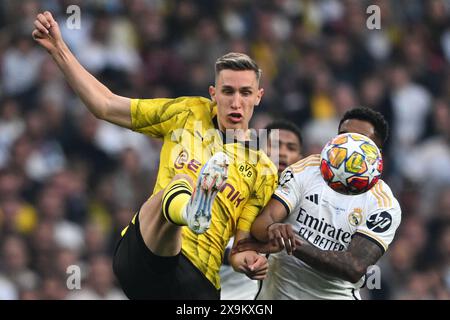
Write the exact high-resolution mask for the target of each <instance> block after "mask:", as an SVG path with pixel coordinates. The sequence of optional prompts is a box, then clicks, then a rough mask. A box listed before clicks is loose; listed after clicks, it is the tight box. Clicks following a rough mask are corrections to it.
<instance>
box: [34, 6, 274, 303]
mask: <svg viewBox="0 0 450 320" xmlns="http://www.w3.org/2000/svg"><path fill="white" fill-rule="evenodd" d="M32 35H33V38H34V39H35V41H36V42H37V43H39V44H40V45H41V46H43V47H44V48H45V49H46V50H47V51H48V52H49V54H50V55H51V56H52V58H53V59H54V61H55V62H56V64H57V65H58V66H59V68H60V69H61V71H62V72H63V73H64V75H65V77H66V80H67V81H68V83H69V84H70V85H71V87H72V88H73V90H74V91H75V92H76V93H77V94H78V95H79V97H80V98H81V100H82V101H83V102H84V104H85V105H86V106H87V108H88V109H89V110H90V111H91V112H92V113H93V114H94V115H95V116H96V117H98V118H100V119H103V120H106V121H109V122H111V123H114V124H117V125H119V126H122V127H125V128H129V129H132V130H135V131H138V132H142V133H144V134H147V135H149V136H152V137H157V138H161V139H163V140H164V144H163V147H162V150H161V161H160V167H159V173H158V178H157V182H156V186H155V189H154V192H153V194H152V196H151V197H150V198H149V199H148V200H147V201H146V202H145V203H144V204H143V205H142V207H141V209H140V210H139V212H138V213H136V215H135V216H134V218H133V219H132V221H131V222H130V224H129V225H128V227H127V228H125V230H124V231H123V232H122V239H121V240H120V242H119V243H118V245H117V248H116V252H115V256H114V263H113V269H114V272H115V274H116V276H117V278H118V280H119V282H120V284H121V286H122V288H123V290H124V292H125V293H126V294H127V296H128V297H129V298H132V299H219V298H220V279H219V273H218V271H219V267H220V265H221V263H222V259H223V254H224V249H225V246H226V244H227V242H228V240H229V238H230V237H231V236H234V237H235V241H239V240H241V239H245V238H246V237H248V236H249V234H250V233H249V232H250V226H251V224H252V222H253V220H254V219H255V218H256V216H257V214H258V213H259V211H260V210H261V209H262V208H263V207H264V205H265V204H266V203H267V202H268V201H269V199H270V196H271V195H272V193H273V191H274V190H275V187H276V180H277V172H276V167H275V165H274V164H273V162H271V161H270V159H269V158H268V157H267V155H266V154H265V153H264V152H263V151H260V150H258V145H257V140H255V139H253V137H252V136H251V134H250V133H251V130H249V128H248V124H249V121H250V119H251V117H252V114H253V109H254V107H255V106H257V105H258V104H259V102H260V100H261V98H262V96H263V93H264V91H263V89H262V88H260V87H259V79H260V76H261V70H260V69H259V68H258V66H257V65H256V63H255V62H254V61H253V60H252V59H250V58H249V57H248V56H246V55H244V54H238V53H230V54H227V55H225V56H223V57H221V58H219V59H218V60H217V62H216V70H215V71H216V83H215V86H210V88H209V93H210V96H211V100H209V99H206V98H202V97H182V98H178V99H149V100H141V99H130V98H126V97H121V96H118V95H115V94H114V93H112V92H111V91H110V90H109V89H108V88H107V87H105V86H104V85H103V84H101V83H100V82H99V81H98V80H97V79H95V78H94V77H93V76H92V75H91V74H89V73H88V72H87V71H86V70H85V69H84V68H83V67H82V66H81V65H80V63H79V62H78V61H77V59H76V58H75V57H74V55H73V54H72V53H71V52H70V50H69V49H68V47H67V46H66V44H65V43H64V40H63V39H62V37H61V33H60V30H59V27H58V24H57V23H56V21H55V20H54V19H53V17H52V15H51V13H50V12H48V11H46V12H44V13H42V14H39V15H38V16H37V18H36V20H35V30H34V31H33V33H32ZM230 262H231V264H232V266H233V268H234V269H235V270H236V271H238V272H242V273H245V274H246V275H247V276H249V277H250V278H252V279H263V278H264V277H265V276H266V273H267V268H268V264H267V259H266V258H265V257H264V256H261V255H259V254H258V253H257V252H256V251H251V250H249V251H246V252H242V253H240V254H236V255H233V257H232V258H231V261H230Z"/></svg>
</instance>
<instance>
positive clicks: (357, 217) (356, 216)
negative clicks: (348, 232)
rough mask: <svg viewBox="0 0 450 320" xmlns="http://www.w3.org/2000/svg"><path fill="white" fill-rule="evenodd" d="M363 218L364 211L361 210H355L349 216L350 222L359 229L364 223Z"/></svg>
mask: <svg viewBox="0 0 450 320" xmlns="http://www.w3.org/2000/svg"><path fill="white" fill-rule="evenodd" d="M362 220H363V217H362V209H361V208H355V209H353V211H352V212H350V213H349V215H348V222H349V223H350V224H351V225H352V226H354V227H357V226H359V225H360V224H361V223H362Z"/></svg>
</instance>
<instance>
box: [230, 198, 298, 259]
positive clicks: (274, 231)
mask: <svg viewBox="0 0 450 320" xmlns="http://www.w3.org/2000/svg"><path fill="white" fill-rule="evenodd" d="M286 216H287V211H286V208H285V207H284V206H283V205H282V204H281V203H280V202H279V201H278V200H276V199H270V200H269V202H268V204H267V205H266V206H265V207H264V209H263V210H262V211H261V213H260V214H259V215H258V217H256V219H255V221H254V222H253V224H252V228H251V234H252V236H253V237H250V238H245V239H242V240H241V241H239V242H238V243H237V245H236V246H235V247H234V248H233V250H232V253H235V252H239V251H241V250H255V251H257V252H260V253H275V252H279V251H281V250H283V249H284V248H286V251H287V253H288V254H292V252H293V250H295V243H296V242H295V234H294V231H293V230H292V226H291V225H290V224H285V223H281V221H283V220H284V219H285V218H286ZM285 239H287V240H286V241H285Z"/></svg>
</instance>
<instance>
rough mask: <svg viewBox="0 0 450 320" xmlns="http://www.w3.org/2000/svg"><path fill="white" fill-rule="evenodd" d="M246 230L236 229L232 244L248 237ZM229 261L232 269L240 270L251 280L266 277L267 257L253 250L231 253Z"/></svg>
mask: <svg viewBox="0 0 450 320" xmlns="http://www.w3.org/2000/svg"><path fill="white" fill-rule="evenodd" d="M249 237H250V234H249V233H248V232H244V231H240V230H238V231H237V232H236V234H235V238H234V239H235V240H234V245H235V244H236V243H237V242H239V241H240V240H242V239H246V238H249ZM229 261H230V264H231V266H232V267H233V269H234V271H236V272H241V273H244V274H246V275H247V277H249V278H250V279H253V280H263V279H265V278H266V275H267V270H268V268H269V264H268V262H267V258H266V257H264V256H261V255H259V254H258V253H257V252H256V251H254V250H245V251H242V252H235V253H232V254H231V255H230V257H229Z"/></svg>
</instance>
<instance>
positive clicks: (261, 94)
mask: <svg viewBox="0 0 450 320" xmlns="http://www.w3.org/2000/svg"><path fill="white" fill-rule="evenodd" d="M263 95H264V89H263V88H260V89H258V94H257V96H256V103H255V106H259V103H260V102H261V98H262V96H263Z"/></svg>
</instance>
